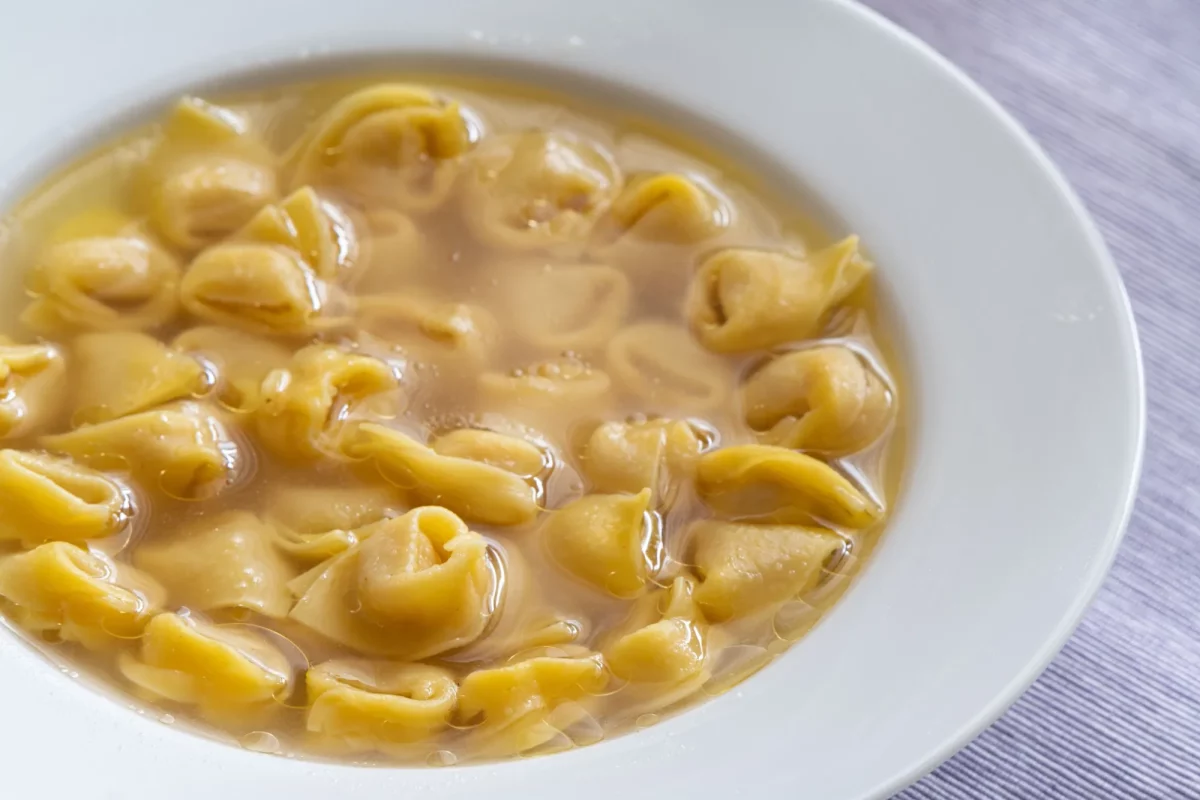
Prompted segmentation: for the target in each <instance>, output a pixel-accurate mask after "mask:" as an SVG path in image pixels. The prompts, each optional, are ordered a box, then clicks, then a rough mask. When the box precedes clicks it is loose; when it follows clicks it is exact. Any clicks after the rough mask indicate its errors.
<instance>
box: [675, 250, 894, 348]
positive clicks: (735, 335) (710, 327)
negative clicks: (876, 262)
mask: <svg viewBox="0 0 1200 800" xmlns="http://www.w3.org/2000/svg"><path fill="white" fill-rule="evenodd" d="M870 271H871V264H870V263H869V262H868V261H867V260H866V259H864V258H863V257H862V256H861V255H860V254H859V252H858V237H856V236H850V237H848V238H846V239H843V240H842V241H840V242H838V243H837V244H834V245H830V246H829V247H827V248H825V249H824V250H821V251H819V252H817V253H814V254H812V255H810V256H807V257H805V258H797V257H794V256H790V255H786V254H783V253H773V252H770V251H766V250H748V249H741V248H734V249H729V250H722V251H720V252H718V253H716V254H714V255H712V256H709V257H708V258H707V259H705V261H704V263H703V264H701V265H700V271H699V272H698V273H697V274H696V277H695V279H694V280H693V281H692V287H691V290H690V291H689V293H688V299H687V315H688V318H689V319H690V320H691V324H692V329H693V330H694V331H695V333H696V335H697V336H698V337H699V338H700V341H701V342H703V344H704V346H705V347H707V348H708V349H709V350H713V351H714V352H718V353H742V352H746V351H749V350H758V349H762V348H768V347H775V346H776V345H780V344H784V343H786V342H792V341H798V340H803V339H808V338H811V337H813V336H816V335H817V334H818V333H820V330H821V325H822V323H823V322H824V321H825V318H826V316H827V315H828V313H829V311H830V310H831V309H832V308H833V307H834V306H836V305H837V304H838V303H840V302H842V301H843V300H845V299H846V297H847V296H848V295H849V294H850V293H851V292H853V291H854V290H855V289H856V288H857V287H858V285H859V284H860V283H862V281H863V280H864V279H865V278H866V276H867V275H868V274H869V273H870Z"/></svg>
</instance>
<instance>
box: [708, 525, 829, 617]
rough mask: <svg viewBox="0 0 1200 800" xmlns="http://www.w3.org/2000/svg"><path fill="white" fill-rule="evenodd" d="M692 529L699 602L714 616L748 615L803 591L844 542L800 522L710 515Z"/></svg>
mask: <svg viewBox="0 0 1200 800" xmlns="http://www.w3.org/2000/svg"><path fill="white" fill-rule="evenodd" d="M690 533H691V536H692V540H693V542H694V543H695V545H694V553H693V559H694V561H695V564H696V571H697V573H698V574H699V575H700V578H701V582H700V585H699V587H697V589H696V593H695V597H696V602H697V603H699V604H700V607H701V608H703V609H704V613H705V615H706V616H708V617H709V618H710V619H714V620H724V619H729V618H730V617H740V616H744V615H746V614H749V613H751V612H754V611H757V610H759V609H761V608H764V607H767V606H770V605H773V604H778V603H782V602H784V601H785V600H788V599H790V598H793V597H796V596H798V595H802V594H804V593H805V592H807V591H809V590H810V589H812V588H813V587H814V586H815V585H816V583H817V581H818V580H819V578H820V577H821V570H822V568H823V567H824V565H825V563H826V562H827V561H828V560H829V559H830V558H831V557H832V556H833V555H834V554H835V553H838V552H840V551H841V550H842V549H843V547H844V546H845V544H844V542H843V540H842V539H841V538H840V537H839V536H836V535H835V534H833V533H831V532H829V531H826V530H822V529H820V528H806V527H801V526H798V525H751V524H745V523H738V522H719V521H716V520H705V521H703V522H698V523H696V524H695V525H694V526H693V529H692V531H691V532H690Z"/></svg>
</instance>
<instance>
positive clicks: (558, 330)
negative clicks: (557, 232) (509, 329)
mask: <svg viewBox="0 0 1200 800" xmlns="http://www.w3.org/2000/svg"><path fill="white" fill-rule="evenodd" d="M504 281H505V283H504V287H503V288H504V291H503V298H504V304H505V306H506V307H507V310H508V317H507V318H508V319H509V320H510V321H511V324H512V326H513V328H514V329H515V330H516V332H517V335H518V336H520V337H521V339H522V341H524V342H525V343H526V344H529V345H531V346H533V347H535V348H537V349H539V350H551V351H554V352H557V353H562V352H567V351H576V352H577V351H583V350H595V349H598V348H601V347H603V346H604V343H605V342H607V341H608V340H609V338H611V337H612V335H613V334H614V333H616V331H617V329H618V328H619V327H620V326H621V323H622V321H624V319H625V316H626V314H627V313H628V312H629V305H630V300H631V296H632V290H631V288H630V285H629V278H627V277H625V274H624V273H623V272H621V271H620V270H617V269H614V268H613V267H610V266H606V265H604V264H567V265H562V266H558V265H551V264H545V265H542V266H537V265H531V266H521V267H517V268H514V269H512V270H511V271H510V274H509V275H508V276H507V277H506V278H505V279H504Z"/></svg>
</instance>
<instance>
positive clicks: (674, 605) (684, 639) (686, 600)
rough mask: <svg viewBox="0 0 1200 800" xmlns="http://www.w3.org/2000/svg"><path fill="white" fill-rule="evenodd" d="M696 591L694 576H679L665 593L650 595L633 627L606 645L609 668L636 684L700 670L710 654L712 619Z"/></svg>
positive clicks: (682, 678) (676, 678)
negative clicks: (709, 624) (708, 618)
mask: <svg viewBox="0 0 1200 800" xmlns="http://www.w3.org/2000/svg"><path fill="white" fill-rule="evenodd" d="M694 590H695V585H694V583H693V582H692V580H691V579H689V578H685V577H679V578H676V579H675V580H674V581H673V582H672V584H671V587H670V589H668V590H666V591H665V592H655V593H654V594H651V595H647V598H646V600H647V602H645V603H643V604H642V606H643V607H642V608H641V609H639V610H638V611H637V612H635V614H634V619H633V626H632V627H633V629H632V630H630V631H629V632H628V633H626V634H624V635H623V636H621V637H619V638H618V639H617V640H616V641H614V642H613V643H612V644H611V645H609V646H608V647H607V648H605V650H604V661H605V663H606V664H608V668H609V670H610V671H611V672H612V673H613V674H614V675H616V676H617V677H618V678H621V679H622V680H627V681H630V682H633V683H672V684H674V683H680V682H682V681H685V680H687V679H689V678H691V677H693V676H695V675H697V674H698V673H700V672H701V670H702V669H703V668H704V663H705V658H706V656H707V648H706V641H705V639H706V628H707V624H706V623H705V619H704V615H703V614H702V613H700V609H699V608H697V606H696V601H695V599H694V597H693V594H694ZM663 594H665V595H666V596H665V597H663V596H662V595H663ZM660 608H662V611H661V613H658V609H660ZM647 612H654V614H653V615H651V614H649V613H647ZM647 616H650V617H651V618H650V619H645V617H647ZM655 616H657V619H655V618H654V617H655Z"/></svg>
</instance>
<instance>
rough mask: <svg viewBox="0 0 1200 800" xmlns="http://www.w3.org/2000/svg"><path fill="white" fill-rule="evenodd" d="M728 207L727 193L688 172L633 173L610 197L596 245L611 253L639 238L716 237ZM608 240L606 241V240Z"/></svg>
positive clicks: (676, 241) (680, 240) (690, 240)
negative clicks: (623, 185)
mask: <svg viewBox="0 0 1200 800" xmlns="http://www.w3.org/2000/svg"><path fill="white" fill-rule="evenodd" d="M732 216H733V214H732V210H731V209H730V206H729V203H728V202H727V201H726V200H725V198H723V197H721V196H720V195H719V194H717V192H716V191H715V190H713V189H711V188H709V187H708V186H707V185H705V184H703V183H701V182H700V181H698V180H696V179H695V178H692V177H690V176H688V175H681V174H678V173H672V172H660V173H654V174H645V175H637V176H634V177H633V178H631V179H630V181H629V183H628V184H626V186H625V188H624V189H623V190H622V191H621V193H620V194H619V195H617V198H616V199H615V200H614V201H613V204H612V208H611V209H610V210H609V213H608V217H607V219H606V220H605V223H604V224H603V225H602V226H601V228H600V230H599V231H598V233H599V234H600V244H601V247H604V246H605V245H606V244H607V245H608V246H610V247H611V246H613V245H616V248H617V249H616V250H615V251H614V252H615V253H620V252H622V251H624V250H626V249H627V248H633V247H636V246H637V245H639V244H642V243H649V244H670V245H691V244H698V243H700V242H703V241H705V240H707V239H712V238H714V237H716V236H719V235H720V234H721V232H722V231H724V230H725V229H726V228H728V227H729V224H730V220H731V219H732ZM606 240H608V241H606Z"/></svg>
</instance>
